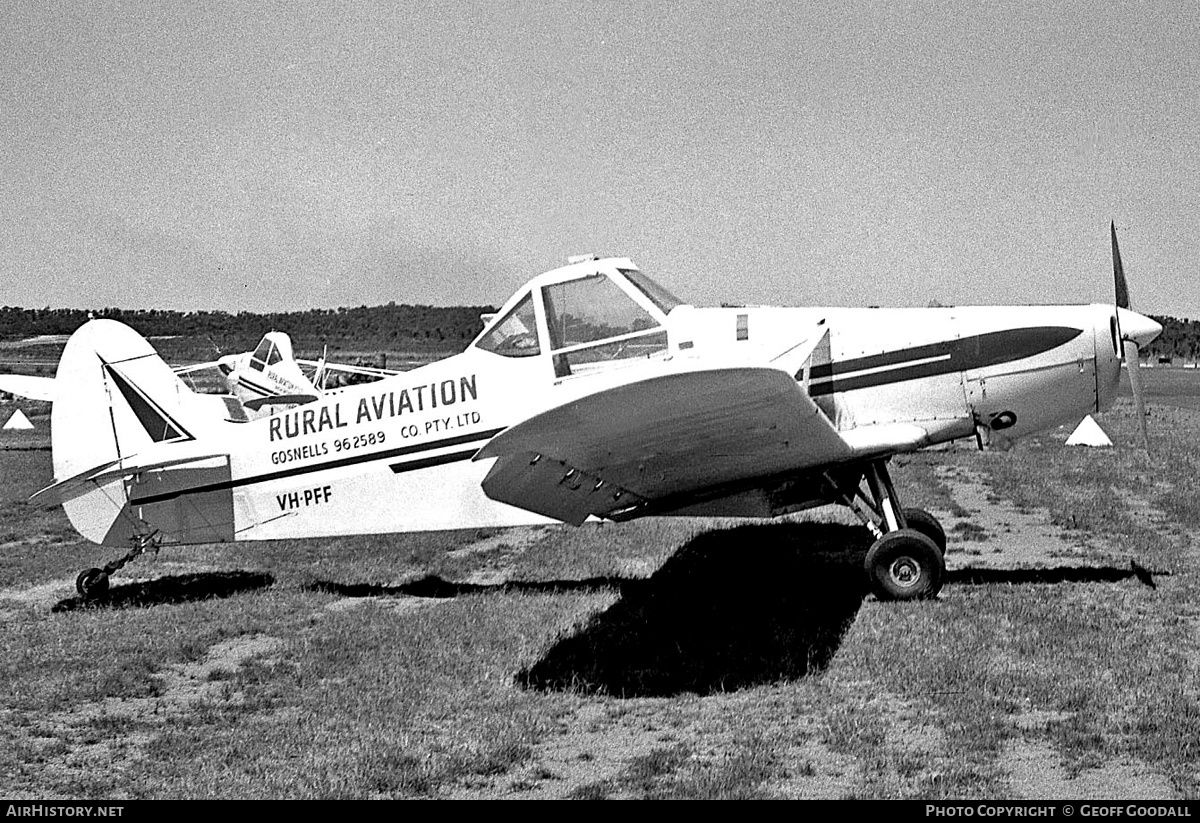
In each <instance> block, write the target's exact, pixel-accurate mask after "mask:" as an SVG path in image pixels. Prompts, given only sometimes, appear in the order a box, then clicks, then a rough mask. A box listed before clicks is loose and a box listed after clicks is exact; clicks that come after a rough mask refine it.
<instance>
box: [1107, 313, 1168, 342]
mask: <svg viewBox="0 0 1200 823" xmlns="http://www.w3.org/2000/svg"><path fill="white" fill-rule="evenodd" d="M1117 322H1118V323H1120V325H1121V336H1122V337H1124V338H1125V339H1126V340H1132V341H1133V342H1135V343H1137V344H1138V348H1139V349H1140V348H1141V347H1142V346H1145V345H1148V344H1149V343H1151V342H1152V341H1153V340H1154V338H1156V337H1158V336H1159V335H1160V334H1162V326H1161V325H1160V324H1158V323H1156V322H1155V321H1153V320H1151V319H1150V318H1149V317H1147V316H1146V315H1144V314H1138V313H1137V312H1135V311H1130V310H1129V309H1117Z"/></svg>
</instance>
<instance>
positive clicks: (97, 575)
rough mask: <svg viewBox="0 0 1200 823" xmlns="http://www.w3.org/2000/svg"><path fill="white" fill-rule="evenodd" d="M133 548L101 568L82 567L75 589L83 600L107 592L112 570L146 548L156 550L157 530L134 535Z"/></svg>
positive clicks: (157, 544)
mask: <svg viewBox="0 0 1200 823" xmlns="http://www.w3.org/2000/svg"><path fill="white" fill-rule="evenodd" d="M132 539H133V548H131V549H130V550H129V552H128V553H127V554H126V555H125V556H124V557H119V558H117V559H116V560H114V561H112V562H111V563H107V564H105V566H104V568H103V569H84V570H83V571H81V572H80V573H79V576H78V577H76V578H75V590H76V591H77V592H79V596H80V597H82V598H83V599H84V600H99V599H101V598H103V597H104V596H105V595H107V594H108V579H109V577H110V576H111V575H112V573H113V572H115V571H117V570H118V569H120V568H121V567H123V566H124V565H125V564H126V563H128V562H129V561H130V560H133V559H134V558H135V557H137V556H139V555H141V554H144V553H145V552H146V550H147V549H154V551H155V552H157V551H158V548H159V543H160V538H159V535H158V532H157V531H153V532H149V533H147V534H139V535H136V536H135V537H133V538H132Z"/></svg>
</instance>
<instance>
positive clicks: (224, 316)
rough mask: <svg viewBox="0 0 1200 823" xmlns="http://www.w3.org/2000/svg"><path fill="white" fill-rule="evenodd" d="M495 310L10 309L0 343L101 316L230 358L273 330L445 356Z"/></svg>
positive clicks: (305, 344) (302, 344) (305, 338)
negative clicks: (206, 344) (206, 345)
mask: <svg viewBox="0 0 1200 823" xmlns="http://www.w3.org/2000/svg"><path fill="white" fill-rule="evenodd" d="M494 311H495V309H494V308H492V307H491V306H452V307H442V306H410V305H397V304H396V303H394V302H393V303H388V304H387V305H386V306H358V307H357V308H337V309H309V310H308V311H295V312H276V313H270V314H255V313H252V312H237V313H236V314H231V313H229V312H221V311H194V312H179V311H170V310H164V309H118V308H104V309H92V310H88V309H51V308H44V309H25V308H17V307H13V306H5V307H3V308H0V340H20V339H25V338H29V337H35V336H37V335H43V334H54V335H59V334H70V333H71V332H73V331H75V330H76V329H77V328H79V327H80V326H81V325H83V324H84V323H85V322H87V320H88V318H89V317H98V318H99V317H103V318H109V319H112V320H119V321H120V322H122V323H124V324H126V325H127V326H129V327H131V328H132V329H134V330H135V331H137V332H138V333H139V334H141V335H142V336H144V337H172V336H175V337H190V338H200V339H204V338H208V339H210V340H211V341H212V342H213V344H214V345H216V346H217V347H218V348H220V349H221V350H223V351H226V352H233V351H245V350H248V349H252V348H253V347H254V345H255V344H256V343H257V342H258V341H259V340H260V339H261V338H262V336H263V334H264V333H265V332H268V331H282V332H287V334H289V335H290V336H291V338H292V342H293V344H295V346H296V347H297V348H298V349H299V348H304V349H313V348H320V347H321V346H323V345H326V344H329V345H341V346H343V347H345V346H346V345H347V344H352V345H353V346H354V347H355V348H359V349H365V350H371V349H379V350H387V349H392V350H394V349H413V350H416V351H444V350H452V349H453V350H457V349H462V348H463V347H465V346H466V344H467V343H469V342H470V341H471V340H472V339H474V337H475V336H476V335H477V334H479V332H480V331H481V330H482V329H483V322H482V320H481V319H480V315H481V314H483V313H485V312H494Z"/></svg>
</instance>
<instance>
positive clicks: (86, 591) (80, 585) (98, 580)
mask: <svg viewBox="0 0 1200 823" xmlns="http://www.w3.org/2000/svg"><path fill="white" fill-rule="evenodd" d="M75 589H76V590H77V591H78V592H79V594H80V596H81V597H83V599H84V600H92V599H95V598H97V597H103V596H104V595H106V594H108V575H107V574H105V573H104V570H103V569H84V570H83V571H81V572H80V573H79V577H76V578H75Z"/></svg>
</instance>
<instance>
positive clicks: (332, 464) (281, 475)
mask: <svg viewBox="0 0 1200 823" xmlns="http://www.w3.org/2000/svg"><path fill="white" fill-rule="evenodd" d="M502 431H504V429H502V428H501V429H489V430H487V431H481V432H475V433H473V434H460V435H458V436H457V437H446V438H443V439H442V440H433V441H430V442H428V443H419V444H417V445H414V446H401V447H399V448H396V449H388V450H387V451H382V452H371V453H370V454H359V455H355V456H354V457H343V458H342V459H341V460H331V461H329V462H328V463H316V464H313V465H309V466H297V467H296V468H294V469H282V470H280V471H277V472H268V473H267V474H258V475H254V476H252V477H241V478H238V479H237V480H229V481H225V482H222V483H210V484H209V485H207V486H196V487H194V488H191V489H180V490H178V491H173V492H164V493H163V494H153V495H149V496H147V497H139V498H136V499H132V500H130V501H129V504H130V505H131V506H148V505H150V504H151V503H161V502H163V501H164V500H173V499H175V498H176V497H182V496H183V495H185V494H203V493H205V492H214V491H224V490H226V489H234V488H237V487H239V486H252V485H254V484H255V483H267V482H270V481H272V480H285V479H287V478H289V477H298V476H300V475H303V474H311V473H313V472H321V471H327V470H329V469H340V468H343V467H345V466H354V465H357V464H359V463H372V462H375V461H376V460H390V459H392V458H393V457H403V456H404V455H407V454H418V453H420V452H427V451H433V450H434V449H444V448H446V447H448V446H461V445H462V444H463V443H471V442H473V441H476V440H490V439H492V438H493V437H495V436H496V435H497V434H499V433H500V432H502ZM481 445H482V444H481ZM477 451H479V449H478V448H475V449H471V450H469V451H460V452H455V453H453V454H440V455H437V456H435V457H428V458H424V459H423V460H412V461H408V462H404V463H394V464H392V466H391V469H392V471H394V472H396V473H400V472H404V471H413V470H414V469H424V468H428V467H429V466H437V465H441V463H450V462H453V461H456V460H465V459H467V458H469V457H473V456H474V455H475V452H477ZM443 458H444V459H443ZM419 464H424V465H419Z"/></svg>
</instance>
